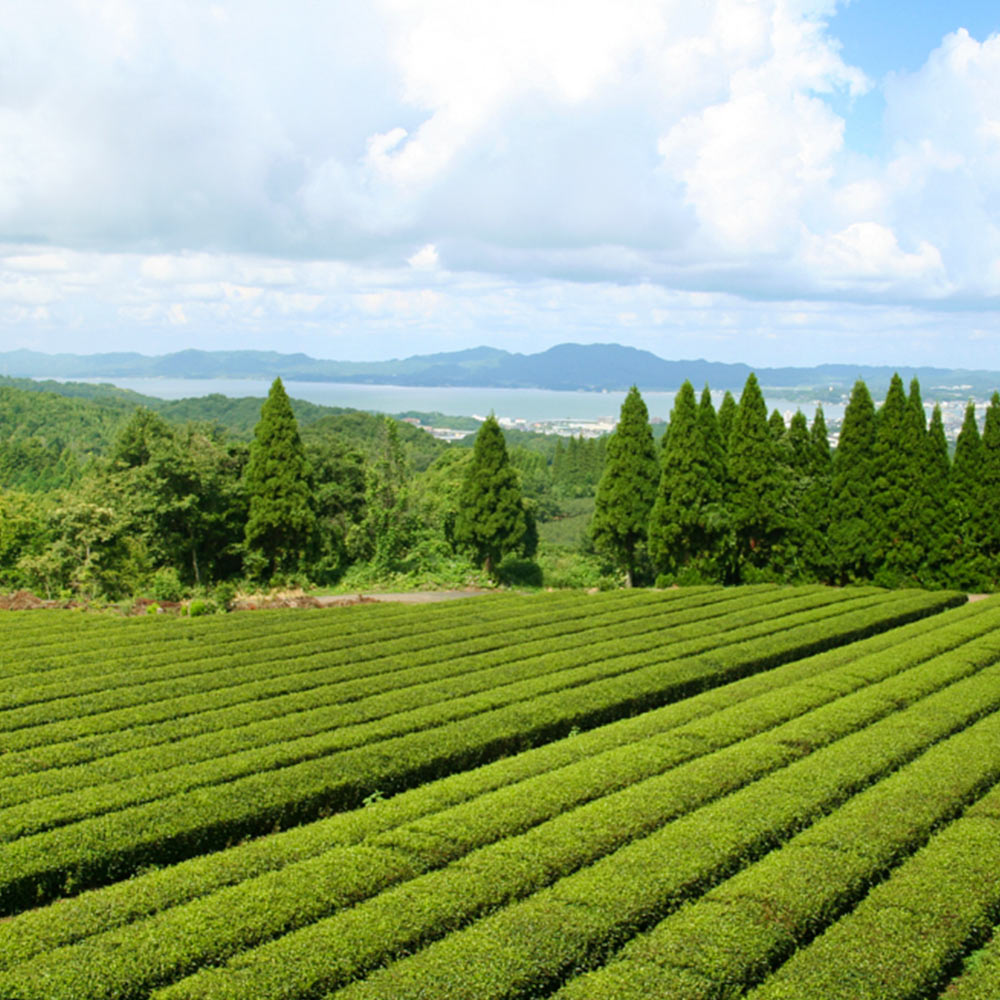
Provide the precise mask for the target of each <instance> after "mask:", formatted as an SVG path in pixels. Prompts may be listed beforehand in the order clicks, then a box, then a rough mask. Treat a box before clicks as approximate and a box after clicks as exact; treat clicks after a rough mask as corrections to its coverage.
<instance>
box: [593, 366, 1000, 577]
mask: <svg viewBox="0 0 1000 1000" xmlns="http://www.w3.org/2000/svg"><path fill="white" fill-rule="evenodd" d="M591 535H592V538H593V541H594V544H595V546H596V548H597V549H598V550H599V551H602V552H604V553H605V554H606V555H607V556H608V557H609V558H611V559H613V560H614V562H615V564H616V566H617V567H618V568H619V570H620V571H621V572H622V573H623V574H624V576H625V578H626V582H627V583H628V584H631V583H633V582H653V581H655V582H656V583H658V584H660V585H670V584H673V583H696V582H713V583H725V584H737V583H751V582H761V581H769V580H773V581H788V582H793V581H801V582H810V581H815V582H822V583H829V584H839V585H842V584H848V583H855V582H873V583H876V584H879V585H883V586H889V587H898V586H922V587H945V586H947V587H958V588H962V589H967V590H993V589H996V587H997V585H998V583H1000V394H998V393H996V392H995V393H994V394H993V398H992V400H991V402H990V404H989V406H988V408H987V410H986V418H985V425H984V429H983V431H982V433H980V430H979V425H978V423H977V420H976V412H975V405H974V403H972V402H970V403H969V404H968V407H967V409H966V412H965V420H964V422H963V425H962V428H961V431H960V433H959V435H958V440H957V443H956V447H955V453H954V459H953V460H952V459H951V458H950V456H949V449H948V443H947V440H946V437H945V432H944V425H943V422H942V419H941V411H940V409H939V408H938V407H937V406H935V407H934V409H933V412H932V415H931V419H930V421H929V423H928V421H927V418H926V414H925V411H924V406H923V402H922V399H921V393H920V385H919V383H918V382H917V380H916V379H914V380H913V381H912V382H911V384H910V386H909V392H908V393H907V391H906V389H905V388H904V386H903V382H902V380H901V379H900V378H899V376H898V375H896V376H894V377H893V379H892V381H891V383H890V385H889V389H888V392H887V394H886V398H885V401H884V402H883V404H882V405H881V407H879V408H878V409H877V410H876V408H875V405H874V403H873V401H872V397H871V394H870V393H869V391H868V388H867V386H866V385H865V383H864V382H863V381H862V380H859V381H858V382H856V383H855V385H854V388H853V391H852V393H851V396H850V400H849V402H848V404H847V407H846V409H845V412H844V419H843V423H842V426H841V430H840V435H839V440H838V443H837V447H836V449H835V450H833V449H831V447H830V443H829V438H828V434H827V427H826V423H825V420H824V416H823V410H822V407H818V408H817V410H816V415H815V418H814V420H813V423H812V426H811V427H810V426H809V424H808V423H807V421H806V418H805V417H804V416H803V414H802V413H801V412H798V413H796V414H795V416H794V417H793V418H792V420H791V422H790V424H789V425H788V426H787V427H786V426H785V421H784V419H783V418H782V416H781V414H779V413H777V411H775V412H774V413H772V414H771V416H770V417H769V416H768V413H767V408H766V405H765V402H764V397H763V395H762V393H761V390H760V387H759V385H758V383H757V379H756V377H755V376H754V375H752V374H751V375H750V377H749V378H748V379H747V382H746V385H745V386H744V389H743V392H742V395H741V396H740V399H739V402H738V403H737V402H736V400H735V399H734V398H733V397H732V395H731V394H729V393H726V395H725V397H724V399H723V401H722V403H721V405H720V407H719V409H718V412H717V411H716V409H715V407H714V405H713V402H712V398H711V395H710V393H709V390H708V387H706V388H705V391H704V392H703V393H702V394H701V397H700V399H699V398H697V397H696V395H695V392H694V389H693V387H692V386H691V384H690V383H689V382H685V383H684V385H683V386H682V387H681V389H680V391H679V392H678V394H677V397H676V399H675V401H674V406H673V410H672V412H671V415H670V421H669V424H668V426H667V431H666V434H665V435H664V437H663V439H662V442H661V445H660V447H659V449H657V448H656V446H655V445H654V442H653V435H652V432H651V428H650V424H649V418H648V413H647V410H646V406H645V404H644V402H643V401H642V397H641V395H640V394H639V392H638V390H637V389H636V388H635V387H633V388H632V390H631V391H630V392H629V394H628V397H627V398H626V400H625V402H624V404H623V405H622V410H621V419H620V421H619V424H618V427H617V429H616V431H615V433H614V434H613V435H612V436H611V438H610V440H609V441H608V445H607V462H606V464H605V468H604V472H603V475H602V478H601V480H600V483H599V485H598V488H597V495H596V507H595V513H594V518H593V522H592V526H591Z"/></svg>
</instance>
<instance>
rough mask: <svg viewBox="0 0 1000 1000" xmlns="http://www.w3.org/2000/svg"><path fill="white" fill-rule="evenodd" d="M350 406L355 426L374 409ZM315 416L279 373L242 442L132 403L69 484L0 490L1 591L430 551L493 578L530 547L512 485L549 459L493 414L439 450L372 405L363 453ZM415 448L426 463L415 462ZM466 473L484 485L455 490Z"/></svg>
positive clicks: (262, 579) (148, 590)
mask: <svg viewBox="0 0 1000 1000" xmlns="http://www.w3.org/2000/svg"><path fill="white" fill-rule="evenodd" d="M32 395H33V396H34V397H35V398H36V399H42V397H41V395H40V394H32ZM43 402H45V401H44V400H43ZM29 409H30V408H29ZM355 416H356V417H357V418H358V420H360V421H361V424H364V425H365V427H360V426H359V427H358V428H357V429H358V431H359V432H367V425H368V424H370V423H371V420H372V418H371V417H369V416H368V415H367V414H356V415H355ZM361 418H364V419H361ZM329 419H330V418H321V419H319V420H316V421H314V422H312V423H311V424H310V425H309V426H308V427H307V428H306V433H305V434H302V433H300V429H299V425H298V422H297V420H296V417H295V414H294V412H293V410H292V405H291V401H290V400H289V398H288V396H287V394H286V393H285V390H284V386H283V385H282V383H281V380H280V379H277V380H275V382H274V384H273V385H272V387H271V391H270V393H269V395H268V398H267V400H266V401H265V402H264V404H263V406H262V407H261V406H260V404H259V403H258V421H257V423H256V425H255V427H254V431H253V439H252V440H251V441H250V443H249V445H247V444H246V443H244V442H243V441H241V440H239V439H234V438H233V437H231V436H230V435H228V434H227V433H226V432H225V431H224V430H223V429H222V428H220V427H219V426H218V425H210V424H206V423H191V422H189V423H186V424H183V425H180V426H177V425H176V424H171V423H169V422H168V421H167V420H165V419H164V418H163V417H162V416H161V415H159V414H158V413H156V412H154V411H152V410H150V409H148V408H145V407H139V408H136V409H134V410H133V411H132V414H131V416H130V417H129V418H128V420H127V422H125V424H124V426H122V427H121V429H120V431H119V433H118V434H117V436H116V437H115V439H114V443H113V445H112V446H111V448H110V449H109V451H108V453H107V454H106V455H105V456H103V457H99V458H98V457H92V458H91V459H90V460H89V461H88V465H87V467H86V469H85V470H83V471H78V472H77V473H76V474H75V476H74V478H73V481H72V482H71V484H69V485H68V486H63V487H61V488H59V489H55V490H45V489H41V490H36V491H33V492H28V491H24V490H11V489H0V588H4V589H15V588H20V587H28V588H30V589H32V590H35V591H36V592H39V593H41V594H44V595H45V596H50V597H55V596H63V597H65V596H70V595H73V596H83V597H97V596H102V597H107V598H111V599H120V598H123V597H127V596H130V595H136V594H151V595H152V596H155V597H158V598H161V599H164V600H176V599H177V598H179V597H180V596H181V595H182V594H184V593H186V592H190V591H191V589H192V588H196V589H201V590H206V589H212V588H217V587H219V586H220V585H223V586H222V590H223V591H224V590H225V588H226V585H229V584H234V583H240V584H250V585H260V584H267V583H272V584H274V583H280V582H283V581H284V582H299V583H306V582H309V583H315V584H321V585H325V584H332V583H336V582H337V581H339V580H340V579H341V578H342V577H343V575H344V573H345V572H346V571H347V570H348V569H350V568H351V567H364V569H365V571H366V573H367V574H368V576H369V577H370V578H371V579H377V578H379V577H385V576H389V575H392V574H393V573H396V572H411V573H412V572H415V571H419V570H421V569H423V570H426V571H427V572H433V571H434V570H435V569H436V568H438V567H440V566H442V565H444V564H448V565H446V566H445V568H446V569H451V571H452V572H454V573H457V574H459V575H460V576H461V574H463V573H464V572H467V571H468V570H471V569H473V568H474V567H475V566H477V565H478V566H479V567H482V568H485V571H486V573H487V574H488V575H494V576H495V575H497V571H498V568H499V566H500V564H501V563H502V562H503V560H504V559H505V558H508V557H512V558H528V557H530V556H531V555H533V553H534V550H535V546H536V545H537V532H536V529H535V515H536V511H537V510H538V508H539V506H540V505H541V504H540V503H536V502H529V501H528V500H526V499H525V497H524V495H523V490H522V486H521V484H522V482H525V481H530V482H533V483H534V486H535V488H536V489H537V490H538V491H539V496H543V495H544V496H549V495H551V481H550V477H549V475H548V462H547V460H546V459H545V457H543V456H542V455H540V454H538V453H536V452H532V451H528V450H527V449H523V448H521V449H515V450H514V452H513V454H512V455H509V454H508V452H507V449H506V445H505V443H504V438H503V434H502V432H501V430H500V428H499V426H498V425H497V422H496V421H495V420H493V419H490V420H488V421H487V422H486V424H484V425H483V427H482V429H481V431H480V434H479V435H478V436H477V437H476V440H475V444H474V447H468V448H466V447H452V448H448V447H446V446H444V445H440V446H439V443H438V442H434V441H433V439H432V438H430V436H429V435H426V434H424V433H423V432H420V431H415V430H414V429H413V428H411V427H409V426H408V425H406V424H403V423H400V422H398V421H395V420H393V419H391V418H388V417H386V418H383V419H381V420H379V421H378V422H377V424H378V431H377V440H375V441H374V442H372V443H371V447H370V448H366V449H365V451H364V453H362V450H361V449H359V447H358V442H359V441H360V440H362V437H361V436H360V434H356V435H355V437H354V439H351V438H348V437H346V436H345V435H344V434H343V433H340V432H338V431H334V430H331V428H330V427H329V426H327V423H328V421H329ZM345 420H346V422H347V423H346V426H347V428H348V430H351V429H352V426H351V423H350V415H347V414H337V415H336V426H337V427H338V428H340V429H343V428H344V426H345ZM36 423H37V421H36ZM404 434H405V436H406V439H407V440H406V446H405V447H404V441H403V435H404ZM411 439H417V441H416V444H417V447H416V448H414V447H412V446H411ZM425 441H426V443H433V444H434V445H435V446H436V447H435V448H434V450H433V452H431V453H430V457H429V456H428V454H427V451H428V450H427V449H426V448H425V447H424V444H425ZM435 454H436V455H437V458H436V459H433V455H435ZM512 457H513V458H514V460H515V461H514V462H512V461H511V458H512ZM414 458H416V460H417V462H426V463H427V465H428V467H427V468H425V469H423V471H420V472H417V471H415V469H414ZM515 463H516V465H515ZM522 470H523V471H522ZM470 480H471V481H474V482H476V483H478V484H479V485H480V486H481V488H482V491H483V493H484V496H482V497H478V498H477V496H476V495H474V493H469V492H468V490H467V482H468V481H470ZM595 482H596V479H595ZM452 563H454V564H456V565H455V566H451V565H450V564H452ZM463 567H464V569H463Z"/></svg>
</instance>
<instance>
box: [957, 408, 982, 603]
mask: <svg viewBox="0 0 1000 1000" xmlns="http://www.w3.org/2000/svg"><path fill="white" fill-rule="evenodd" d="M983 489H984V484H983V442H982V438H981V437H980V435H979V424H978V422H977V421H976V404H975V403H974V402H973V401H972V400H971V399H970V400H969V404H968V406H966V408H965V419H964V421H963V422H962V429H961V430H960V431H959V432H958V440H957V441H956V442H955V461H954V463H953V464H952V467H951V479H950V482H949V490H948V512H949V518H948V520H949V522H950V524H951V530H952V533H953V537H954V542H953V547H952V549H951V559H950V560H949V562H950V565H951V569H952V574H951V580H952V582H953V583H954V585H956V586H959V587H967V588H969V589H970V590H974V589H978V588H979V587H981V586H984V585H985V583H986V581H987V579H988V577H989V571H988V567H989V560H988V557H987V549H986V520H985V517H984V516H983V507H984V503H983V501H984V499H985V498H984V496H983Z"/></svg>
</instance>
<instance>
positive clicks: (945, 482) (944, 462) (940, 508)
mask: <svg viewBox="0 0 1000 1000" xmlns="http://www.w3.org/2000/svg"><path fill="white" fill-rule="evenodd" d="M926 455H927V458H926V466H925V470H924V496H925V504H926V508H925V512H924V519H923V525H924V530H925V532H926V539H927V541H926V545H925V565H926V578H925V582H926V583H935V584H938V585H941V586H944V585H947V584H948V582H949V581H948V577H949V572H948V570H949V566H948V564H949V561H950V555H949V554H950V553H951V552H952V551H953V549H954V544H953V541H952V539H953V536H954V530H955V527H954V524H953V523H952V521H951V517H950V515H949V503H948V498H949V491H950V487H951V462H950V460H949V458H948V439H947V438H946V437H945V433H944V421H943V420H942V418H941V407H940V406H937V405H935V406H934V410H933V412H932V414H931V425H930V427H929V428H928V431H927V451H926Z"/></svg>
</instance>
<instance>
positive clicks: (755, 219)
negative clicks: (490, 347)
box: [0, 0, 1000, 354]
mask: <svg viewBox="0 0 1000 1000" xmlns="http://www.w3.org/2000/svg"><path fill="white" fill-rule="evenodd" d="M835 8H836V0H704V2H702V3H694V4H692V3H690V2H683V0H627V2H625V3H622V2H620V0H581V2H579V3H577V4H574V5H572V6H567V5H566V4H564V3H562V2H559V0H511V2H509V3H506V4H496V3H495V0H491V2H487V0H377V2H376V3H374V4H315V3H312V2H311V0H289V3H288V4H286V5H283V7H282V8H281V9H280V10H279V9H278V8H277V7H275V6H274V5H273V4H269V3H266V2H264V0H241V2H240V3H238V4H237V3H235V0H218V2H216V3H214V4H212V5H206V4H202V3H197V2H195V0H176V2H173V3H171V4H169V5H167V6H164V5H155V4H150V3H145V2H141V0H101V2H100V3H91V4H85V3H81V2H79V0H51V2H49V3H46V4H45V5H42V6H39V5H34V6H32V5H21V6H20V7H18V8H17V9H16V10H15V11H13V12H12V13H11V16H10V17H9V18H7V19H5V24H4V32H3V34H2V35H0V65H2V66H3V67H4V72H3V74H2V75H0V149H3V151H4V152H3V156H2V157H0V233H2V234H6V235H7V238H8V239H9V240H10V241H11V245H10V247H9V248H8V250H7V251H4V250H3V248H2V245H0V319H2V318H3V317H6V322H8V323H9V324H14V322H15V320H14V316H15V313H14V312H13V311H12V310H15V309H21V310H22V312H21V313H18V314H17V316H18V317H20V318H18V319H17V322H18V323H24V324H27V326H28V328H29V329H33V330H35V331H36V335H37V331H38V330H42V329H44V330H45V331H53V330H57V329H58V328H59V325H60V324H61V323H62V324H67V328H69V326H71V325H73V324H75V325H76V327H79V326H80V325H81V324H83V325H86V324H92V325H95V326H98V327H101V328H105V329H109V328H110V329H113V328H114V325H115V323H116V322H118V319H119V318H120V317H122V316H124V317H126V318H127V319H128V322H129V323H135V324H139V325H140V326H142V325H143V324H149V325H150V328H156V329H160V328H161V327H162V328H163V329H168V328H169V325H170V322H171V317H173V319H174V320H175V321H177V320H179V318H180V317H183V320H184V322H182V323H180V326H179V327H178V328H176V329H171V330H169V332H170V333H171V335H172V336H173V337H175V338H176V337H178V336H180V335H181V332H182V331H185V332H186V334H185V335H190V336H197V337H200V338H202V339H204V338H205V337H206V336H207V335H208V334H209V333H211V332H212V331H214V335H215V336H217V337H219V338H227V337H228V338H231V339H232V341H233V342H234V343H236V344H242V343H244V342H249V341H252V340H253V338H259V341H260V342H261V343H262V344H263V343H264V342H265V341H267V339H268V338H269V337H270V338H275V337H276V336H277V334H276V333H275V331H281V336H282V338H284V336H285V330H286V329H287V328H288V325H289V324H290V325H292V326H295V324H301V325H299V326H295V328H296V329H297V330H298V334H297V336H300V337H301V338H303V340H302V341H301V342H299V343H298V345H297V346H299V347H302V346H303V345H308V344H313V345H315V344H317V343H321V344H324V345H327V350H326V352H325V353H327V354H328V353H330V350H329V345H330V344H336V343H339V341H337V340H336V337H338V336H339V335H340V332H341V331H345V335H346V331H347V330H348V328H349V327H350V324H352V323H356V322H360V323H362V324H368V326H367V327H366V328H367V329H370V330H371V331H373V335H376V334H377V335H378V336H380V337H389V336H393V335H394V334H392V333H391V330H390V327H391V324H392V323H393V322H398V323H400V324H401V325H402V327H403V328H405V330H406V331H408V332H407V335H410V334H412V333H413V332H414V331H419V332H420V333H421V334H422V335H425V336H434V337H437V338H439V341H440V339H441V338H446V337H452V336H458V333H456V332H454V331H466V332H467V333H468V335H469V336H470V337H474V338H475V341H476V342H481V341H483V340H486V339H489V338H488V336H487V335H486V334H487V331H489V330H493V331H495V332H496V335H497V336H500V335H503V336H505V337H511V338H514V337H518V336H524V338H525V339H524V344H525V346H527V347H533V346H536V345H535V344H533V343H532V341H531V338H530V336H528V335H526V334H523V330H524V329H527V328H530V327H531V326H532V324H535V325H536V327H537V325H538V324H541V326H542V328H544V329H551V330H552V331H553V336H556V335H557V330H558V323H557V322H556V320H555V319H554V318H552V319H549V318H548V317H555V316H556V315H557V314H560V313H561V315H562V321H563V322H562V326H563V327H565V333H564V335H563V336H561V337H559V339H572V337H573V336H574V335H575V333H579V335H580V336H581V337H583V336H585V335H588V334H590V333H593V336H594V338H596V339H615V336H616V335H617V334H618V332H619V329H620V327H622V325H626V326H627V328H628V333H629V336H630V337H632V338H633V340H635V341H636V342H638V340H639V339H641V338H642V337H644V336H647V337H654V336H657V335H659V332H662V330H664V329H666V328H670V329H673V325H674V317H676V316H678V315H681V316H684V317H688V318H690V320H691V322H692V324H693V327H692V328H693V329H695V330H697V331H699V334H698V335H699V336H701V337H703V338H708V339H709V342H711V343H718V344H720V345H721V344H724V343H728V341H726V339H725V338H726V337H729V336H730V334H729V333H724V334H723V333H720V331H735V332H733V333H732V334H731V336H733V337H736V336H739V335H745V336H746V337H747V338H749V340H748V343H749V342H757V340H756V338H758V335H759V336H760V338H761V339H760V341H759V342H760V343H761V344H764V343H765V340H764V339H763V333H759V331H761V330H763V328H764V327H765V326H767V325H768V322H769V318H771V317H775V316H779V315H780V320H777V319H776V320H775V324H776V325H777V326H779V327H782V328H785V327H788V328H794V329H795V330H796V331H801V330H803V329H804V328H808V327H809V324H810V323H812V324H813V329H814V331H815V335H816V336H817V337H820V336H821V335H822V334H821V331H822V330H831V329H834V328H836V329H837V331H838V337H839V338H840V339H839V342H840V343H844V342H845V341H844V338H843V330H842V329H841V325H840V324H839V322H837V321H835V317H837V316H838V315H841V314H843V312H844V309H843V307H842V306H841V305H840V304H841V303H844V302H848V303H850V302H852V301H853V302H857V303H875V304H878V303H881V304H882V306H883V307H884V308H885V310H886V312H885V313H884V314H883V315H884V316H890V315H891V316H894V317H895V316H897V315H898V314H897V313H896V312H894V311H893V310H896V309H898V308H902V307H906V306H907V305H908V304H909V305H911V306H913V307H917V306H921V305H922V306H924V307H926V308H927V309H928V310H929V311H928V313H927V315H928V316H934V315H935V313H934V309H936V308H938V307H945V306H947V305H949V304H952V305H955V306H961V307H962V308H963V309H965V310H968V311H969V315H977V316H978V317H979V318H978V320H977V323H978V327H977V328H984V327H985V328H987V329H988V328H990V324H989V323H984V322H983V320H982V317H983V315H986V314H988V313H989V312H990V311H992V310H994V309H995V308H996V304H997V296H998V295H1000V223H998V222H997V220H998V219H1000V110H998V109H1000V37H997V36H994V37H993V38H991V39H987V40H985V41H976V40H975V39H972V38H970V37H969V36H968V34H967V33H965V32H964V31H958V32H956V33H955V34H952V35H949V36H947V37H946V38H945V39H943V41H942V44H941V46H940V47H939V48H938V49H936V50H935V51H934V52H933V53H930V54H929V57H928V59H927V62H926V64H925V65H924V66H923V67H922V68H921V69H919V70H918V71H917V72H915V73H910V74H905V75H897V76H894V77H892V78H890V79H889V81H888V82H887V83H886V84H885V94H884V96H885V103H886V116H885V121H886V130H887V139H888V148H889V149H890V150H891V152H890V155H889V156H888V158H887V159H886V160H885V161H884V162H882V161H879V160H878V159H877V158H875V157H871V156H862V155H857V154H855V153H853V152H852V151H851V150H850V149H849V148H848V147H847V145H846V140H845V136H846V135H847V134H848V132H847V131H845V123H844V120H843V118H842V113H843V112H838V111H837V110H836V109H838V108H843V107H844V106H845V105H847V104H849V102H845V101H844V100H837V99H836V95H840V97H841V98H843V97H845V96H846V97H850V96H851V95H857V94H860V93H863V92H864V91H865V89H866V88H869V87H871V86H872V83H871V81H869V80H867V79H866V78H865V77H864V75H863V74H862V73H861V72H860V71H859V70H858V69H856V68H854V67H851V66H849V65H847V64H846V63H845V62H844V60H843V59H842V57H841V54H840V49H839V47H838V45H837V43H836V42H835V41H834V40H833V39H832V38H831V36H830V34H829V32H828V31H827V28H826V23H825V22H826V19H827V18H829V17H830V16H831V15H832V14H833V12H834V10H835ZM443 265H446V266H443ZM543 290H544V291H543ZM690 296H695V297H694V298H691V297H690ZM697 296H703V297H704V302H702V301H701V300H699V299H698V298H697ZM720 296H721V297H720ZM741 300H742V301H745V303H746V307H745V308H743V307H737V306H736V305H735V303H736V302H738V301H741ZM810 301H811V302H819V303H822V302H824V301H825V302H827V303H829V304H828V305H827V306H825V307H824V308H826V310H827V312H826V313H823V312H822V310H820V311H814V310H813V309H811V308H807V309H803V302H810ZM769 302H772V303H781V302H787V303H789V305H788V310H787V312H785V311H782V310H783V308H784V307H782V306H780V305H768V303H769ZM754 303H757V304H754ZM30 309H41V310H44V311H46V312H45V313H44V314H43V313H42V312H38V313H37V314H31V313H25V312H23V310H30ZM4 310H6V311H4ZM172 310H174V311H173V312H172ZM713 310H715V312H714V313H713V312H712V311H713ZM710 315H712V316H714V318H713V320H712V322H711V323H708V322H707V321H706V317H708V316H710ZM916 315H917V313H908V314H907V316H906V318H907V321H908V322H909V323H911V324H913V323H915V322H917V320H916V319H915V318H914V317H915V316H916ZM789 316H795V317H798V318H797V319H796V320H795V321H794V322H790V321H788V317H789ZM540 317H541V318H540ZM831 317H833V318H831ZM920 322H923V321H922V320H921V321H920ZM928 322H930V320H928ZM32 324H35V325H34V326H32ZM282 324H286V325H284V326H283V325H282ZM600 324H605V325H604V326H603V327H601V325H600ZM0 329H3V330H4V336H5V337H7V336H8V335H9V332H10V331H15V327H14V326H8V327H0ZM479 330H481V331H482V332H477V331H479ZM644 330H645V331H647V332H646V333H644V332H643V331H644ZM970 330H971V327H970ZM324 331H325V332H324ZM648 331H654V332H653V333H650V332H648ZM15 332H17V334H18V335H19V336H20V331H15ZM237 333H239V337H238V336H237ZM108 336H111V334H108ZM121 336H122V337H123V338H125V337H126V333H125V331H122V333H121ZM321 336H324V337H326V338H327V339H324V340H322V341H317V340H316V339H310V338H319V337H321ZM400 336H402V334H400ZM719 337H722V339H721V340H718V339H716V340H712V339H711V338H719ZM330 338H333V339H330ZM355 343H357V337H355ZM682 343H685V342H678V344H677V348H678V349H680V346H681V345H682ZM858 344H859V345H860V344H861V342H860V341H859V342H858ZM862 346H863V345H862ZM352 349H353V347H352ZM695 353H697V352H696V351H695Z"/></svg>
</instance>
